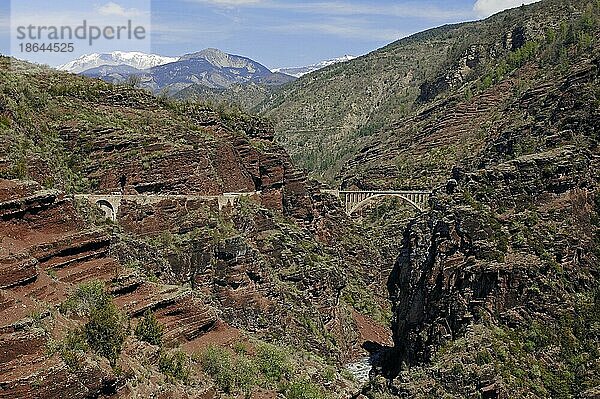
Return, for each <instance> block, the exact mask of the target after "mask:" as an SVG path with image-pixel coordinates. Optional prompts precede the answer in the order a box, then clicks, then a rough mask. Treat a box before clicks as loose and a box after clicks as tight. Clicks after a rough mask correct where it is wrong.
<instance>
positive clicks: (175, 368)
mask: <svg viewBox="0 0 600 399" xmlns="http://www.w3.org/2000/svg"><path fill="white" fill-rule="evenodd" d="M158 369H159V370H160V371H161V373H163V374H164V375H165V376H166V377H167V380H168V381H176V380H179V381H182V382H187V381H188V380H189V378H190V372H191V370H190V359H189V358H188V356H187V355H186V354H185V353H183V352H176V353H174V354H172V355H168V354H164V353H163V354H161V355H160V359H159V361H158Z"/></svg>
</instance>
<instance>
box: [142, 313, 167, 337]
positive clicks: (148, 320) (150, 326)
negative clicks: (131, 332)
mask: <svg viewBox="0 0 600 399" xmlns="http://www.w3.org/2000/svg"><path fill="white" fill-rule="evenodd" d="M164 328H165V327H164V326H163V325H162V324H160V323H159V322H158V320H157V319H156V316H155V315H154V314H153V313H151V312H150V311H147V312H146V313H145V314H144V317H143V318H142V320H140V321H139V322H138V324H137V325H136V326H135V336H136V337H137V338H138V339H139V340H140V341H144V342H148V343H149V344H152V345H161V344H162V337H163V331H164Z"/></svg>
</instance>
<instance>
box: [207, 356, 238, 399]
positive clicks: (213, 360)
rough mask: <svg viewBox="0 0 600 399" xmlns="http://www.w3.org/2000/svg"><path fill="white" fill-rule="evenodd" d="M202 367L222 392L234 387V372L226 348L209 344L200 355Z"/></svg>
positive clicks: (231, 389)
mask: <svg viewBox="0 0 600 399" xmlns="http://www.w3.org/2000/svg"><path fill="white" fill-rule="evenodd" d="M200 364H201V365H202V369H203V370H204V372H205V373H206V374H208V375H210V376H211V377H212V378H213V379H214V380H215V382H216V384H217V386H218V387H219V389H221V390H222V391H223V392H226V393H231V392H233V391H234V389H235V373H234V367H233V360H232V356H231V353H229V351H228V350H227V349H224V348H219V347H216V346H209V347H208V348H207V349H206V350H205V351H204V352H202V354H201V355H200Z"/></svg>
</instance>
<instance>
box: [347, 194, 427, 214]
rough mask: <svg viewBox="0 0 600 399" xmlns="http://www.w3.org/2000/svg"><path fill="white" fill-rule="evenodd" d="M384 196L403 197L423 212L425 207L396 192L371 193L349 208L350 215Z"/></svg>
mask: <svg viewBox="0 0 600 399" xmlns="http://www.w3.org/2000/svg"><path fill="white" fill-rule="evenodd" d="M382 197H397V198H400V199H402V200H403V201H404V202H406V203H408V204H409V205H410V206H412V207H413V208H415V209H416V210H417V211H419V212H423V209H422V208H421V207H420V206H419V205H417V203H415V202H414V201H412V200H410V199H409V198H407V197H406V196H405V195H403V194H395V193H382V194H374V195H371V196H369V197H367V198H365V199H364V200H362V201H360V202H359V203H357V204H355V205H354V206H353V207H352V208H350V209H349V210H348V215H352V214H353V213H354V212H356V211H358V210H359V209H361V208H364V207H365V206H366V205H367V204H368V203H370V202H372V201H373V200H374V199H377V198H382Z"/></svg>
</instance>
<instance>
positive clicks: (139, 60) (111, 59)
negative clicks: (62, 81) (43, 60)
mask: <svg viewBox="0 0 600 399" xmlns="http://www.w3.org/2000/svg"><path fill="white" fill-rule="evenodd" d="M178 60H179V57H165V56H162V55H157V54H146V53H140V52H135V51H134V52H125V51H113V52H112V53H105V54H98V53H93V54H86V55H83V56H81V57H79V58H77V59H76V60H73V61H71V62H68V63H66V64H64V65H61V66H59V67H58V69H60V70H62V71H67V72H71V73H81V72H84V71H87V70H89V69H93V68H97V67H101V66H119V65H127V66H130V67H133V68H136V69H148V68H152V67H155V66H158V65H164V64H169V63H171V62H175V61H178Z"/></svg>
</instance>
